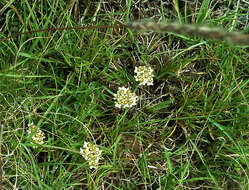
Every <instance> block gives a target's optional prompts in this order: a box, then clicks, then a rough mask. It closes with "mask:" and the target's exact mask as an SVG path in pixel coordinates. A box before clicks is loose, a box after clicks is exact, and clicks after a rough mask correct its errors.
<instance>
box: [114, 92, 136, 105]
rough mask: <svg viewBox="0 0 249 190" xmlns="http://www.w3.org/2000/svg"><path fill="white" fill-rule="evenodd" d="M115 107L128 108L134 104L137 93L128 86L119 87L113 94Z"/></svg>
mask: <svg viewBox="0 0 249 190" xmlns="http://www.w3.org/2000/svg"><path fill="white" fill-rule="evenodd" d="M114 96H115V97H114V99H115V100H116V102H115V107H117V108H128V107H132V106H135V105H136V102H137V95H136V94H135V93H133V92H131V90H130V89H129V88H125V87H119V88H118V92H117V94H115V95H114Z"/></svg>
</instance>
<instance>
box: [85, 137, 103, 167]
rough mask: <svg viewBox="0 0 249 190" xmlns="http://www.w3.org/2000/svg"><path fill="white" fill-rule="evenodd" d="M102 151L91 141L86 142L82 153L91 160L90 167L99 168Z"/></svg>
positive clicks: (86, 158)
mask: <svg viewBox="0 0 249 190" xmlns="http://www.w3.org/2000/svg"><path fill="white" fill-rule="evenodd" d="M101 153H102V151H101V150H99V148H98V147H97V146H96V145H93V144H92V143H90V142H84V145H83V148H80V154H81V155H82V156H83V157H84V159H85V160H87V161H88V162H89V166H90V169H93V168H97V166H98V163H99V160H100V157H101Z"/></svg>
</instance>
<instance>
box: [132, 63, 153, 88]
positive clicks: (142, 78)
mask: <svg viewBox="0 0 249 190" xmlns="http://www.w3.org/2000/svg"><path fill="white" fill-rule="evenodd" d="M152 72H153V69H152V68H151V67H146V66H139V67H135V73H136V74H137V75H136V76H135V79H136V81H138V82H139V85H146V84H147V85H153V77H154V75H153V74H152Z"/></svg>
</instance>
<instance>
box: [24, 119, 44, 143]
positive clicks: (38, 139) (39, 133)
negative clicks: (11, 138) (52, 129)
mask: <svg viewBox="0 0 249 190" xmlns="http://www.w3.org/2000/svg"><path fill="white" fill-rule="evenodd" d="M28 127H29V128H28V131H27V132H28V134H31V133H33V132H35V130H36V126H35V125H34V124H33V123H31V124H30V125H29V126H28ZM43 139H45V134H44V132H43V131H42V130H40V129H38V130H37V131H36V132H35V133H34V135H33V136H32V140H33V141H34V142H35V143H36V144H43V143H44V142H43ZM31 144H33V142H31ZM34 147H36V146H34Z"/></svg>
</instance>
